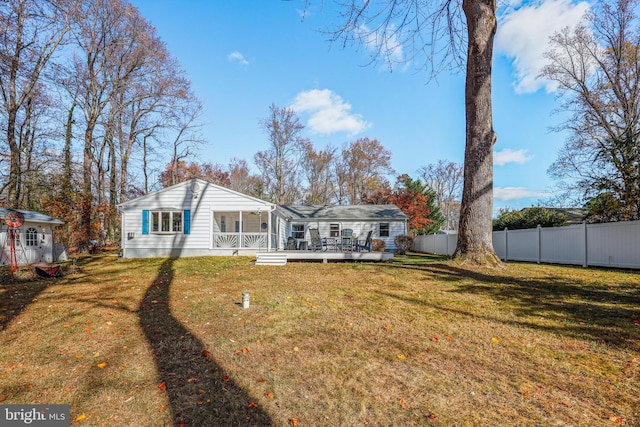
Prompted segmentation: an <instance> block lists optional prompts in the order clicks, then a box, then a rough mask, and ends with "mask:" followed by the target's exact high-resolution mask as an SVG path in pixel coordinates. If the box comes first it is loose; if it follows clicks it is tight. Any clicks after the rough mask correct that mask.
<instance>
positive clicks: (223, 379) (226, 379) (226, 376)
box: [222, 375, 231, 382]
mask: <svg viewBox="0 0 640 427" xmlns="http://www.w3.org/2000/svg"><path fill="white" fill-rule="evenodd" d="M222 381H225V382H227V381H231V378H229V375H225V376H224V377H222Z"/></svg>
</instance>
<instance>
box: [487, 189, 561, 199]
mask: <svg viewBox="0 0 640 427" xmlns="http://www.w3.org/2000/svg"><path fill="white" fill-rule="evenodd" d="M546 196H549V193H545V192H544V191H534V190H529V189H528V188H525V187H494V189H493V198H494V199H496V200H502V201H505V200H518V199H524V198H527V197H546Z"/></svg>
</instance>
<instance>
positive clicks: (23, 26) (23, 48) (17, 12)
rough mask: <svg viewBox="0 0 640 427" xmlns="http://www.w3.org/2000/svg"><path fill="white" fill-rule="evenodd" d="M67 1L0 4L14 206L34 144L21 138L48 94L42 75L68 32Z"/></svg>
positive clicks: (1, 75) (1, 86) (1, 79)
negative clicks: (39, 101)
mask: <svg viewBox="0 0 640 427" xmlns="http://www.w3.org/2000/svg"><path fill="white" fill-rule="evenodd" d="M67 3H68V2H66V1H64V0H60V1H57V0H48V1H36V0H12V1H9V2H0V23H1V25H2V29H1V31H0V71H1V72H0V91H1V94H2V108H3V113H4V115H5V119H6V142H7V145H8V148H9V154H10V164H9V176H8V182H7V183H6V186H7V188H8V191H7V197H8V201H9V205H10V206H12V207H18V205H19V202H20V199H21V194H20V192H21V186H22V173H23V168H24V163H23V159H22V156H23V155H24V154H27V155H28V154H29V147H30V146H31V144H30V143H29V142H28V141H24V140H22V139H21V138H23V137H26V136H28V134H25V133H24V132H22V133H21V128H23V129H24V126H27V127H29V128H30V129H31V130H35V127H34V123H33V122H34V120H35V118H34V117H33V114H36V111H37V109H36V108H33V107H34V102H35V100H36V98H38V97H42V96H44V94H43V88H42V84H43V81H42V74H43V73H44V72H45V69H46V67H47V65H48V64H49V62H50V60H51V58H52V57H53V55H54V53H55V52H56V50H57V49H58V47H59V46H60V45H61V44H62V43H63V41H64V40H65V36H66V34H67V32H68V31H69V25H68V20H67V15H66V12H67ZM19 121H22V123H19ZM28 160H30V159H28Z"/></svg>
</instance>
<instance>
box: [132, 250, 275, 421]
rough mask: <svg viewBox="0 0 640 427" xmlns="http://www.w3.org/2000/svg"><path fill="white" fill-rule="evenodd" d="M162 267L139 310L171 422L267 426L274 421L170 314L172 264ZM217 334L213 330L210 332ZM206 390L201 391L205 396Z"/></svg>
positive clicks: (166, 262) (171, 261) (168, 263)
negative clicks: (164, 391)
mask: <svg viewBox="0 0 640 427" xmlns="http://www.w3.org/2000/svg"><path fill="white" fill-rule="evenodd" d="M174 261H175V259H167V260H166V261H165V262H163V263H162V265H161V266H160V269H159V271H158V274H157V276H156V278H155V280H154V281H153V282H152V284H151V285H150V286H149V288H148V289H147V291H146V293H145V295H144V298H143V300H142V302H141V303H140V308H139V317H140V325H141V327H142V329H143V331H144V334H145V335H146V338H147V341H148V342H149V344H150V346H151V349H152V350H153V356H154V359H155V362H156V366H157V369H158V374H159V376H160V381H161V382H162V383H164V384H165V385H166V393H167V395H168V397H169V402H170V405H171V410H172V414H173V419H174V424H175V425H180V424H185V425H186V426H271V425H273V422H272V421H271V419H270V418H269V416H268V415H267V414H266V413H265V412H264V411H263V410H262V409H260V408H259V407H257V406H254V404H251V399H250V398H249V396H248V395H247V394H246V393H245V392H244V391H243V390H242V389H241V388H240V387H239V386H238V385H237V384H235V383H234V381H233V380H231V379H230V378H228V377H227V374H226V373H225V371H224V370H223V369H222V368H221V367H220V366H219V365H217V364H216V362H215V361H214V360H213V359H212V358H211V357H210V355H209V354H208V352H207V351H206V347H205V346H204V344H203V343H202V342H201V341H200V340H199V339H198V338H196V337H195V336H194V335H193V334H192V333H191V332H190V331H189V330H188V329H187V328H185V327H184V326H183V325H182V324H181V323H180V322H179V321H178V320H177V319H176V318H175V317H174V316H173V315H172V313H171V309H170V302H169V294H170V288H171V284H172V281H173V278H174V269H173V263H174ZM213 332H214V333H215V331H213ZM203 391H204V392H203Z"/></svg>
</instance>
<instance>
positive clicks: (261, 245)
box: [213, 233, 268, 249]
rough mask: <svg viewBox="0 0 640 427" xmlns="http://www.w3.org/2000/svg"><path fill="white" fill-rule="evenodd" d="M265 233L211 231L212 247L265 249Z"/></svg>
mask: <svg viewBox="0 0 640 427" xmlns="http://www.w3.org/2000/svg"><path fill="white" fill-rule="evenodd" d="M267 237H268V235H267V233H213V248H214V249H242V248H244V249H266V248H267Z"/></svg>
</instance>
